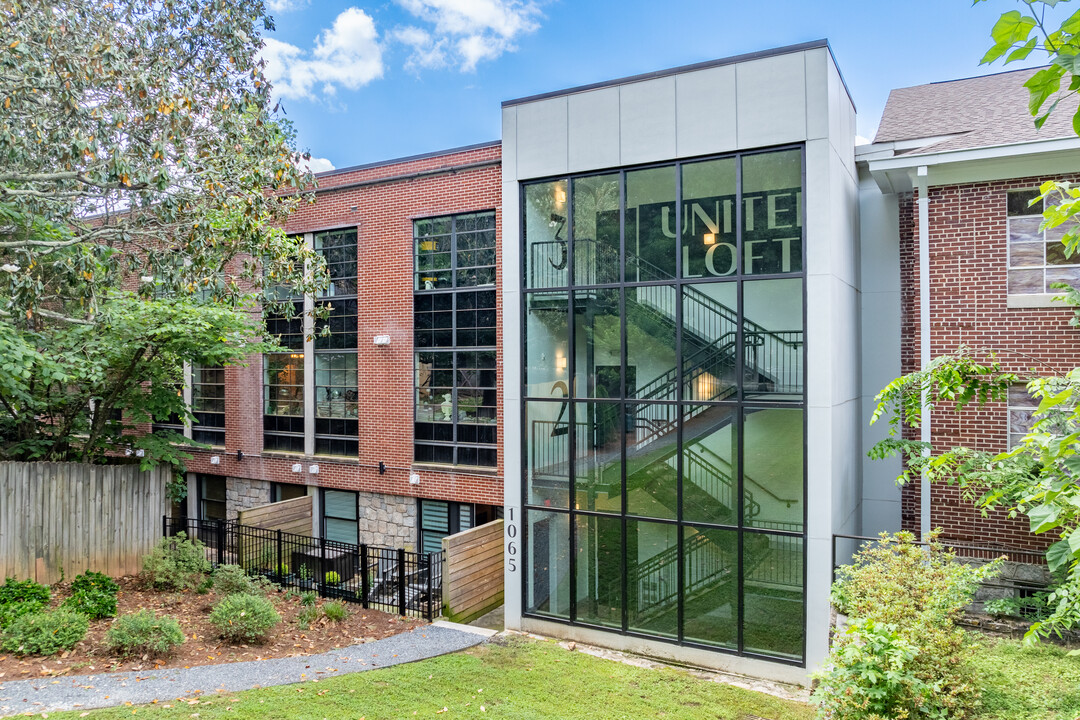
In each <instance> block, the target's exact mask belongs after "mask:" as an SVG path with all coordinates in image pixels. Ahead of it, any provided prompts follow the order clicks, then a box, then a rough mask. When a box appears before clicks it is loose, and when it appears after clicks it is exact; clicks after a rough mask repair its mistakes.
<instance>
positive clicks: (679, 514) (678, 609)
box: [673, 163, 686, 642]
mask: <svg viewBox="0 0 1080 720" xmlns="http://www.w3.org/2000/svg"><path fill="white" fill-rule="evenodd" d="M682 207H683V206H682V164H681V163H676V165H675V397H674V398H673V399H674V400H675V452H676V453H677V455H676V457H677V460H676V463H675V468H676V472H675V519H676V526H675V546H676V547H677V548H678V549H677V550H676V551H675V557H676V559H677V562H678V566H677V567H676V568H675V577H676V583H678V586H679V587H678V589H677V594H676V600H675V604H676V606H675V617H676V620H675V635H676V638H677V639H678V641H679V642H682V641H683V619H684V616H685V607H684V605H685V601H686V597H685V592H684V590H683V589H684V588H685V587H686V580H685V578H684V577H683V575H684V568H685V566H686V559H685V558H684V557H683V553H684V552H685V551H686V548H685V547H684V544H683V536H684V534H685V533H684V532H683V423H682V419H683V405H682V401H683V383H684V382H685V381H686V379H685V378H684V377H683V375H684V372H683V351H682V348H683V301H682V288H683V281H684V268H683V251H682V241H683V210H682Z"/></svg>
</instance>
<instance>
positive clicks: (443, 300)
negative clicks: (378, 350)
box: [413, 212, 497, 467]
mask: <svg viewBox="0 0 1080 720" xmlns="http://www.w3.org/2000/svg"><path fill="white" fill-rule="evenodd" d="M414 234H415V237H414V244H415V248H416V268H415V270H416V285H415V295H414V298H413V323H414V346H415V348H416V355H415V370H416V423H415V455H414V457H415V459H416V461H417V462H427V463H443V464H452V465H472V466H484V467H494V466H495V465H496V463H497V456H496V448H495V446H496V440H497V438H496V396H497V389H496V384H497V383H496V376H497V368H496V363H495V357H496V356H495V345H496V323H495V318H496V307H495V299H496V293H495V288H494V284H495V213H493V212H485V213H474V214H469V215H455V216H451V217H443V218H432V219H426V220H418V221H416V223H415V224H414Z"/></svg>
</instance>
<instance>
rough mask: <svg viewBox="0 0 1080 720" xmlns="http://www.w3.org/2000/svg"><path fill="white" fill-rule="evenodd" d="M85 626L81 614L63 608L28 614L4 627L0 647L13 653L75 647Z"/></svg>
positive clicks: (87, 622)
mask: <svg viewBox="0 0 1080 720" xmlns="http://www.w3.org/2000/svg"><path fill="white" fill-rule="evenodd" d="M89 628H90V620H89V619H88V618H87V617H86V616H85V615H83V614H82V613H77V612H74V611H72V610H66V609H64V608H60V609H57V610H53V611H52V612H34V613H28V614H25V615H20V616H19V617H18V618H16V619H15V621H14V622H12V623H11V625H9V626H8V628H7V629H6V630H5V631H4V635H3V642H2V643H0V647H2V648H3V649H4V650H5V651H7V652H10V653H15V654H16V655H55V654H56V653H58V652H60V651H61V650H70V649H71V648H73V647H75V645H76V643H78V642H79V641H80V640H82V639H83V638H84V637H86V631H87V630H88V629H89Z"/></svg>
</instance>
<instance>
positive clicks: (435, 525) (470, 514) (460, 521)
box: [419, 500, 502, 553]
mask: <svg viewBox="0 0 1080 720" xmlns="http://www.w3.org/2000/svg"><path fill="white" fill-rule="evenodd" d="M501 517H502V508H501V507H499V506H496V505H478V504H473V503H460V502H447V501H444V500H421V501H420V523H419V525H420V552H424V553H432V552H441V551H442V539H443V538H444V537H447V536H449V535H455V534H457V533H459V532H462V531H463V530H468V529H469V528H473V527H477V526H479V525H484V524H486V523H489V522H491V521H493V520H496V519H498V518H501Z"/></svg>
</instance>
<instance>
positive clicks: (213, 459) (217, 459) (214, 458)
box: [210, 455, 221, 465]
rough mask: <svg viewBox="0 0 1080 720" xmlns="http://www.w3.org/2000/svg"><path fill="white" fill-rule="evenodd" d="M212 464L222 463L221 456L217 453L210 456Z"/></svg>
mask: <svg viewBox="0 0 1080 720" xmlns="http://www.w3.org/2000/svg"><path fill="white" fill-rule="evenodd" d="M210 464H211V465H220V464H221V458H220V457H218V456H217V455H211V456H210Z"/></svg>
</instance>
